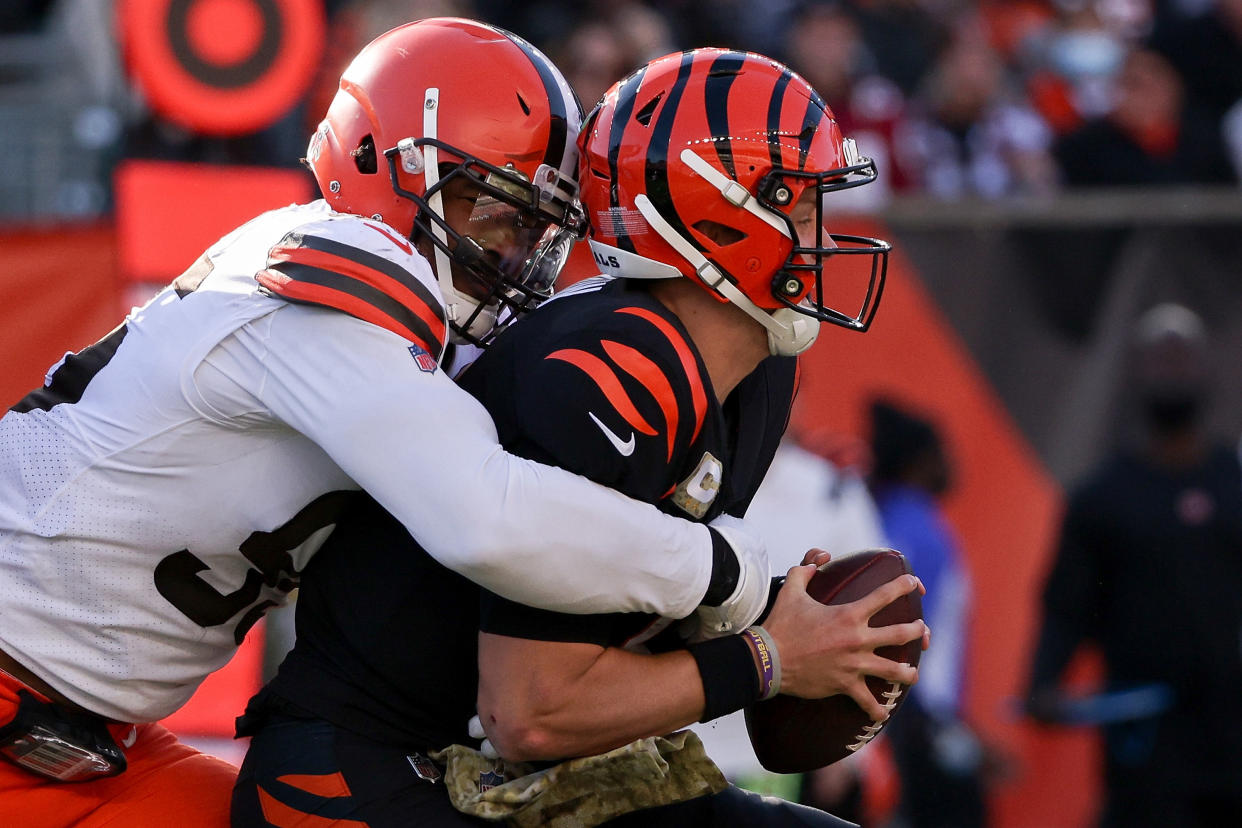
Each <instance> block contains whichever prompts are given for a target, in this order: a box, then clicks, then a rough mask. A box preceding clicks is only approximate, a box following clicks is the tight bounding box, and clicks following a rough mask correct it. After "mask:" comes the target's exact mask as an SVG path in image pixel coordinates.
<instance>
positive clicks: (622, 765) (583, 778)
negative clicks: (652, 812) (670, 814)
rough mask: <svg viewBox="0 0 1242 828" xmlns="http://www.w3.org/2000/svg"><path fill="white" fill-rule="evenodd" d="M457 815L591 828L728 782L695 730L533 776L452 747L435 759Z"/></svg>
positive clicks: (522, 826) (526, 825) (523, 826)
mask: <svg viewBox="0 0 1242 828" xmlns="http://www.w3.org/2000/svg"><path fill="white" fill-rule="evenodd" d="M432 756H433V757H434V758H435V759H436V760H437V761H439V762H442V763H443V764H445V765H446V766H447V768H448V770H447V772H446V773H445V775H444V784H445V786H446V787H447V788H448V792H449V797H450V799H452V801H453V806H454V807H455V808H457V810H459V811H461V812H462V813H465V814H470V815H471V816H476V817H482V818H483V819H490V820H495V821H496V822H501V821H505V822H506V823H507V824H508V825H512V826H516V828H533V826H547V827H548V828H591V827H592V826H595V825H599V824H600V823H602V822H606V821H608V820H610V819H613V818H614V817H618V816H621V815H622V814H628V813H629V812H630V811H637V810H639V809H640V808H651V807H654V806H656V805H668V804H671V803H673V802H682V801H685V800H687V799H694V798H695V797H698V796H706V795H707V794H713V793H716V792H718V791H721V790H724V788H725V787H726V786H727V785H728V782H727V781H726V780H725V778H724V774H723V773H721V772H720V769H719V768H718V767H716V763H715V762H713V761H712V760H711V759H709V758H708V757H707V754H706V753H705V752H704V751H703V742H702V741H700V740H699V737H698V736H697V735H695V734H694V733H692V732H691V731H689V730H681V731H678V732H677V733H673V734H671V735H669V736H654V737H651V738H648V739H639V740H638V741H636V742H631V743H630V744H628V745H625V746H624V747H619V748H617V749H616V750H611V751H609V752H608V753H601V754H599V755H597V756H585V757H582V758H580V759H571V760H569V761H567V762H562V763H561V764H559V765H555V766H554V767H551V768H547V769H546V770H541V771H538V772H535V773H530V772H529V771H530V768H529V767H528V766H525V765H522V764H520V763H507V762H505V761H503V760H496V759H488V758H487V757H485V756H483V754H481V753H479V752H478V751H477V750H472V749H470V748H468V747H463V746H461V745H450V746H449V747H448V748H446V749H445V750H442V751H440V752H438V753H434V754H432Z"/></svg>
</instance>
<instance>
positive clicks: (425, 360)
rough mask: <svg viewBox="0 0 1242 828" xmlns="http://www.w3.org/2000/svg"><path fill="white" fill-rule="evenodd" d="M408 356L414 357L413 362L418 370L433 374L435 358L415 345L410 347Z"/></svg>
mask: <svg viewBox="0 0 1242 828" xmlns="http://www.w3.org/2000/svg"><path fill="white" fill-rule="evenodd" d="M410 356H412V357H414V362H415V364H416V365H418V370H420V371H424V372H426V373H428V374H434V373H435V371H436V358H435V357H433V356H432V355H431V354H429V353H427V352H426V351H425V350H423V349H422V348H420V347H418V346H417V345H411V346H410Z"/></svg>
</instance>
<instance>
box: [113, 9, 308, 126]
mask: <svg viewBox="0 0 1242 828" xmlns="http://www.w3.org/2000/svg"><path fill="white" fill-rule="evenodd" d="M118 12H119V22H120V29H121V37H122V42H123V45H124V50H125V57H126V65H127V68H128V69H129V72H130V74H131V76H132V77H133V80H134V82H135V83H137V85H138V86H139V87H140V88H141V89H142V91H143V93H144V94H145V95H146V97H147V102H148V104H149V105H150V107H151V109H152V111H154V112H155V113H156V114H158V115H159V116H160V117H162V118H164V119H166V120H168V121H171V122H173V123H176V124H179V125H181V126H183V127H185V128H187V129H190V130H192V131H194V132H199V133H203V134H207V135H221V136H227V135H243V134H246V133H249V132H255V131H257V130H260V129H263V128H264V127H267V126H270V125H271V124H272V123H274V122H275V121H276V120H278V119H279V118H280V117H281V116H283V115H284V114H286V113H287V112H289V110H290V109H292V108H293V107H294V105H296V104H297V102H298V101H299V100H300V99H301V97H302V95H303V94H305V92H306V89H307V87H308V85H309V84H310V81H311V79H312V78H313V77H314V75H315V69H316V67H317V66H318V62H319V56H320V54H321V53H322V49H323V42H324V31H325V28H326V22H325V20H324V10H323V3H322V0H122V2H121V3H120V6H119V9H118Z"/></svg>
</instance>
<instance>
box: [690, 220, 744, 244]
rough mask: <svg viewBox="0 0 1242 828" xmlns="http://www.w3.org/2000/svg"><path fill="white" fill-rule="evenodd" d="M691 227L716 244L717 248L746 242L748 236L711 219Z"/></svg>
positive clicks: (700, 221) (699, 221)
mask: <svg viewBox="0 0 1242 828" xmlns="http://www.w3.org/2000/svg"><path fill="white" fill-rule="evenodd" d="M691 226H692V227H693V228H694V229H695V230H697V231H699V232H700V233H702V234H703V235H704V236H706V237H707V238H708V239H710V240H711V241H713V242H715V243H716V246H717V247H728V246H729V245H731V244H737V243H738V242H740V241H745V240H746V234H745V233H743V232H742V231H741V230H738V229H737V228H736V227H730V226H729V225H727V224H721V223H720V222H718V221H712V220H711V219H700V220H698V221H696V222H695V223H694V224H693V225H691Z"/></svg>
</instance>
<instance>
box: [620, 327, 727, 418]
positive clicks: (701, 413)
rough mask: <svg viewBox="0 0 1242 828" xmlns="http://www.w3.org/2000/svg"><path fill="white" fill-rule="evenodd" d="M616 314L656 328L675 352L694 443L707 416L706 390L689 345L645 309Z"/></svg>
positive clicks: (675, 331)
mask: <svg viewBox="0 0 1242 828" xmlns="http://www.w3.org/2000/svg"><path fill="white" fill-rule="evenodd" d="M617 313H628V314H631V315H632V316H637V317H639V318H640V319H646V320H647V321H648V322H650V323H651V324H652V325H654V326H655V327H656V330H658V331H659V332H660V333H662V334H664V336H665V338H667V339H668V341H669V343H670V344H671V345H672V346H673V350H674V351H676V352H677V358H678V359H680V360H681V367H682V370H684V371H685V374H686V379H687V380H688V381H689V382H690V399H691V401H692V402H693V404H694V434H693V435H692V436H691V438H690V442H694V441H695V440H696V439H697V438H698V436H699V430H700V429H702V427H703V419H704V418H705V417H706V416H707V390H706V389H705V388H704V387H703V377H702V375H701V374H699V365H698V362H697V361H696V360H695V358H694V352H693V351H692V350H690V345H689V343H687V342H686V340H685V337H683V336H682V335H681V334H680V333H678V332H677V329H676V328H674V327H673V326H672V324H670V323H669V322H668V320H666V319H664V318H663V317H662V316H659V315H658V314H656V313H654V312H652V311H650V310H647V309H646V308H618V309H617ZM670 433H671V429H670Z"/></svg>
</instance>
